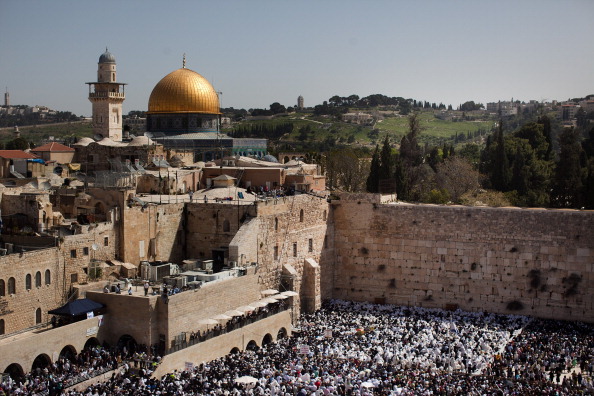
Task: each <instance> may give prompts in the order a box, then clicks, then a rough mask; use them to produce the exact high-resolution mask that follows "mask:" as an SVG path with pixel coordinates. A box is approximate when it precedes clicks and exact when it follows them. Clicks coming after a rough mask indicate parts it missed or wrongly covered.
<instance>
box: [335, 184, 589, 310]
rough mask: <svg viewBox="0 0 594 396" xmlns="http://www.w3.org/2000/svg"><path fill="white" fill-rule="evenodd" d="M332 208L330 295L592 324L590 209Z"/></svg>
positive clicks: (349, 199)
mask: <svg viewBox="0 0 594 396" xmlns="http://www.w3.org/2000/svg"><path fill="white" fill-rule="evenodd" d="M333 203H334V205H333V206H334V208H335V209H334V216H335V217H334V220H335V221H334V227H335V229H334V232H335V235H334V244H335V245H334V246H335V252H336V253H335V256H336V261H335V268H334V269H333V271H334V276H333V282H334V283H333V285H332V293H331V295H332V296H333V297H336V298H344V299H351V300H359V301H371V302H374V301H375V302H386V303H391V304H401V305H414V306H424V307H440V308H446V307H450V308H453V307H460V308H461V309H464V310H469V311H483V310H484V311H490V312H498V313H517V314H525V315H534V316H539V317H545V318H556V319H568V320H587V321H594V233H592V229H594V212H591V211H566V210H545V209H517V208H479V207H456V206H455V207H451V206H433V205H405V204H389V205H384V204H380V200H379V196H373V195H350V196H348V195H345V196H341V199H340V200H337V201H333ZM325 285H326V287H327V286H328V285H327V284H325Z"/></svg>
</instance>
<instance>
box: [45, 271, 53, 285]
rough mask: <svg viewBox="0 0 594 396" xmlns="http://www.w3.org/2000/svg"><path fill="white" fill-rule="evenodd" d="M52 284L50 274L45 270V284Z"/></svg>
mask: <svg viewBox="0 0 594 396" xmlns="http://www.w3.org/2000/svg"><path fill="white" fill-rule="evenodd" d="M51 283H52V273H51V272H50V270H48V269H46V270H45V284H46V285H50V284H51Z"/></svg>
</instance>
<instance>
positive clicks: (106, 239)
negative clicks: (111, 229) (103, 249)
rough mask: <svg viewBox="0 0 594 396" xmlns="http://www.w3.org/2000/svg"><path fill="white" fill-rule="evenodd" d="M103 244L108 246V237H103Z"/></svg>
mask: <svg viewBox="0 0 594 396" xmlns="http://www.w3.org/2000/svg"><path fill="white" fill-rule="evenodd" d="M103 246H109V237H105V238H103Z"/></svg>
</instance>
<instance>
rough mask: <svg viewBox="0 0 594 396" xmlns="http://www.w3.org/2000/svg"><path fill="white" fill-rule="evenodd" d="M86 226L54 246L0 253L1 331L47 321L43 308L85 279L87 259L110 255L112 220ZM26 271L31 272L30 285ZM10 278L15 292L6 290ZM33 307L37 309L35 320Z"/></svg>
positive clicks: (57, 302) (62, 300)
mask: <svg viewBox="0 0 594 396" xmlns="http://www.w3.org/2000/svg"><path fill="white" fill-rule="evenodd" d="M88 227H91V228H92V229H91V230H89V232H88V233H85V234H79V235H72V236H67V237H65V238H64V239H63V240H62V242H61V243H60V244H59V246H57V247H52V248H47V249H40V250H34V251H26V252H24V253H13V254H8V255H6V256H0V320H3V321H4V332H5V334H10V333H12V332H16V331H20V330H23V329H27V328H30V327H33V326H36V325H40V324H47V323H48V322H49V320H50V316H51V315H48V313H47V312H48V311H49V310H52V309H55V308H58V307H60V306H61V305H63V304H64V303H65V302H66V299H68V298H69V297H72V296H73V294H72V292H73V291H72V286H73V285H74V284H77V283H85V282H87V280H88V279H87V268H88V266H89V263H90V261H91V259H98V260H106V259H109V258H113V256H114V254H115V237H114V228H113V223H98V224H96V225H92V226H88ZM106 238H107V240H106ZM93 244H96V245H97V250H93V249H92V245H93ZM48 271H49V272H48ZM46 272H48V275H47V276H48V278H47V279H46ZM27 275H30V276H31V278H30V279H31V280H30V288H28V287H27V286H28V282H27V279H28V277H27ZM11 278H13V279H14V283H15V289H14V291H15V293H10V290H9V282H10V279H11ZM2 283H3V284H4V295H2ZM37 309H41V320H40V321H39V323H38V321H37V319H39V318H38V317H37V316H36V311H37Z"/></svg>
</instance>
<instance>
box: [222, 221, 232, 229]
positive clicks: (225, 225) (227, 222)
mask: <svg viewBox="0 0 594 396" xmlns="http://www.w3.org/2000/svg"><path fill="white" fill-rule="evenodd" d="M230 229H231V225H230V224H229V220H227V219H225V220H224V221H223V232H229V230H230Z"/></svg>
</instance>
